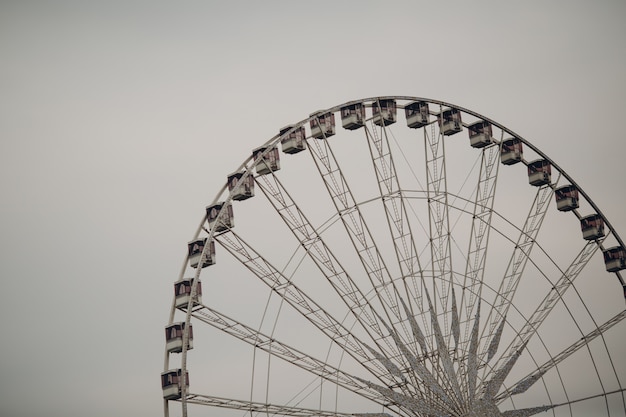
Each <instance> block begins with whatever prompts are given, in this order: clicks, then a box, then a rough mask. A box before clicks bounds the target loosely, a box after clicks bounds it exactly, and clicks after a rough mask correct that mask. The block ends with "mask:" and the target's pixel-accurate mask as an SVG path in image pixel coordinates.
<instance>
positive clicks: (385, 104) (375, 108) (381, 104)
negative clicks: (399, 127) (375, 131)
mask: <svg viewBox="0 0 626 417" xmlns="http://www.w3.org/2000/svg"><path fill="white" fill-rule="evenodd" d="M396 114H397V108H396V101H395V100H392V99H379V100H377V101H375V102H374V103H373V104H372V118H373V121H374V124H375V125H378V126H387V125H390V124H392V123H395V122H396Z"/></svg>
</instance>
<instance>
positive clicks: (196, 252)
mask: <svg viewBox="0 0 626 417" xmlns="http://www.w3.org/2000/svg"><path fill="white" fill-rule="evenodd" d="M205 244H206V238H204V239H197V240H194V241H192V242H189V243H188V244H187V252H188V257H189V266H191V267H192V268H197V267H198V265H199V264H200V256H201V255H202V251H203V250H204V245H205ZM214 263H215V242H213V241H211V244H210V245H209V248H208V250H207V252H206V258H205V259H204V262H202V266H201V267H202V268H206V267H207V266H210V265H213V264H214Z"/></svg>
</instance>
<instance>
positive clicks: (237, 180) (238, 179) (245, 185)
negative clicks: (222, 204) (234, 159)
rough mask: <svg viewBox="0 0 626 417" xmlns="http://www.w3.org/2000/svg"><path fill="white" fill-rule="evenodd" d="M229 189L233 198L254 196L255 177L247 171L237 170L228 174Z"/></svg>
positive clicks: (242, 198)
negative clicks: (246, 173) (246, 172)
mask: <svg viewBox="0 0 626 417" xmlns="http://www.w3.org/2000/svg"><path fill="white" fill-rule="evenodd" d="M228 191H230V195H231V196H232V197H233V200H237V201H241V200H245V199H247V198H250V197H254V177H253V176H252V175H245V172H235V173H234V174H230V175H229V176H228Z"/></svg>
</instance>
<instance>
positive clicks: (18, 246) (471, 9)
mask: <svg viewBox="0 0 626 417" xmlns="http://www.w3.org/2000/svg"><path fill="white" fill-rule="evenodd" d="M439 4H441V5H439ZM625 19H626V5H625V4H624V3H623V2H619V1H599V2H593V3H590V2H582V1H567V2H565V1H555V2H549V4H548V2H540V1H529V2H519V3H515V4H512V3H509V2H495V1H494V2H487V1H481V2H472V3H471V4H470V3H469V2H455V1H453V2H445V6H444V3H441V2H440V3H437V2H432V1H431V2H416V1H388V2H371V1H358V2H357V1H343V2H331V1H319V2H314V3H310V2H309V3H306V2H298V1H284V2H281V1H266V2H251V1H249V2H245V1H232V2H215V1H187V2H165V1H106V2H89V1H65V0H63V1H56V2H47V1H40V2H39V1H0V56H2V65H1V66H0V91H2V94H0V146H1V152H0V158H1V161H0V170H1V175H0V190H1V191H2V195H3V198H2V205H0V214H1V218H2V223H1V226H2V232H1V233H0V236H1V237H0V245H1V248H2V262H1V263H0V271H1V275H2V290H1V291H0V314H2V317H3V318H4V320H3V337H2V338H0V351H1V352H2V358H1V359H0V414H2V415H3V416H7V417H21V416H24V417H26V416H35V415H44V414H45V415H47V416H51V417H55V416H78V415H85V414H88V415H91V416H94V417H97V416H110V415H119V416H123V415H133V416H137V417H141V416H154V415H159V414H160V413H161V407H162V402H161V391H160V385H159V374H160V372H161V368H162V362H163V350H164V341H163V326H164V325H165V324H166V322H167V319H168V315H169V307H170V303H171V296H172V282H173V281H174V280H175V279H176V278H177V275H178V272H179V269H180V266H181V263H182V262H183V259H184V255H185V250H186V247H185V246H186V242H187V241H188V240H189V239H190V237H191V236H192V235H193V233H194V231H195V228H196V227H197V223H198V221H199V219H200V216H201V215H202V210H203V209H204V207H205V205H206V204H207V203H208V202H209V201H210V200H212V199H213V196H214V195H215V193H217V191H218V190H219V188H220V187H221V186H222V185H223V183H224V180H225V176H226V175H227V174H229V173H231V172H233V171H234V170H235V169H236V168H237V166H238V165H239V164H240V163H241V162H242V161H243V160H244V159H245V158H246V157H247V156H248V155H249V152H250V150H251V149H253V148H255V147H256V146H258V145H260V144H262V143H263V142H265V141H266V140H267V139H269V138H270V137H272V136H273V135H275V134H276V133H277V131H278V129H280V128H281V127H283V126H285V125H287V124H289V123H292V122H296V121H299V120H301V119H303V118H305V117H307V116H308V115H309V114H310V113H311V112H313V111H315V110H318V109H321V108H328V107H332V106H335V105H337V104H340V103H343V102H346V101H349V100H354V99H358V98H365V97H372V96H376V95H407V96H420V97H428V98H434V99H440V100H444V101H447V102H451V103H455V104H458V105H460V106H463V107H467V108H470V109H472V110H475V111H477V112H479V113H481V114H483V115H485V116H487V117H490V118H492V119H494V120H496V121H498V122H500V123H502V124H504V125H505V126H507V127H509V128H510V129H512V130H514V131H515V132H517V133H518V134H520V135H522V136H523V137H525V138H526V139H528V140H530V141H531V142H532V143H534V144H535V145H536V146H537V147H539V148H540V149H541V150H542V151H544V152H545V153H546V154H547V155H549V156H550V157H551V158H553V159H554V160H555V161H558V163H559V165H560V166H561V167H562V168H563V169H564V170H566V171H567V172H568V173H569V174H570V175H571V176H572V177H573V178H574V179H575V180H576V181H577V182H578V183H579V184H580V185H581V186H582V187H583V188H584V189H585V190H586V191H587V193H588V194H589V195H590V196H591V198H592V199H593V200H594V201H595V202H596V204H598V206H599V207H600V208H601V209H602V211H603V212H604V214H605V215H606V216H607V217H608V218H609V219H610V221H611V222H612V223H613V225H614V226H615V227H616V229H617V230H618V231H621V234H622V236H624V235H626V218H624V215H623V213H624V206H625V205H626V193H625V192H624V186H623V184H622V181H623V180H624V178H625V174H626V169H625V168H624V165H623V158H624V155H625V154H626V142H625V141H624V128H623V126H621V122H622V121H623V120H624V114H625V112H626V83H625V82H624V74H626V45H625V43H624V39H626V26H625V25H624V21H625Z"/></svg>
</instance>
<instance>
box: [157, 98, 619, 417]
mask: <svg viewBox="0 0 626 417" xmlns="http://www.w3.org/2000/svg"><path fill="white" fill-rule="evenodd" d="M398 111H400V112H403V111H405V115H406V124H404V125H403V123H402V117H398V114H397V112H398ZM446 112H452V113H454V121H455V123H456V125H455V126H454V128H453V129H449V128H447V127H446V126H445V120H444V119H445V117H447V116H445V115H446V114H450V113H446ZM335 115H336V116H338V117H337V118H338V120H337V126H335V125H334V120H335V119H334V118H335ZM476 123H478V124H479V125H480V126H484V127H485V130H484V132H485V133H484V135H483V136H482V137H481V138H480V141H474V142H472V143H471V146H470V143H468V141H467V139H466V138H465V134H464V133H463V131H464V130H468V131H470V132H471V134H474V133H475V132H476V130H475V128H474V127H473V126H477V124H476ZM313 128H315V130H314V129H313ZM472 129H474V130H472ZM335 135H336V137H334V136H335ZM470 138H471V135H470ZM510 138H513V139H516V140H517V141H519V143H521V145H522V146H523V148H520V150H521V149H523V155H522V154H521V153H520V155H519V158H518V159H517V160H515V161H512V162H511V161H509V162H506V164H507V165H515V164H517V166H511V167H502V164H501V163H500V162H501V161H500V155H501V153H502V152H503V147H504V143H505V141H506V140H507V139H510ZM281 147H282V149H283V153H281V154H280V164H278V163H277V159H276V158H279V156H278V153H277V152H278V151H276V149H279V148H281ZM301 151H302V152H303V154H304V153H308V154H309V158H308V159H307V158H306V157H305V156H304V155H296V154H298V153H300V152H301ZM531 158H532V159H540V160H544V161H546V164H549V166H550V168H551V176H550V175H546V178H547V180H545V181H543V182H535V183H533V182H532V181H530V180H529V179H530V169H529V170H528V173H526V172H525V171H526V170H525V169H522V168H526V167H527V166H530V165H531V164H532V163H531V162H529V161H531V160H532V159H531ZM275 162H276V163H275ZM261 164H263V169H261V168H259V167H260V165H261ZM520 167H522V168H520ZM235 172H239V174H238V175H236V176H235V177H232V176H231V177H229V178H231V179H232V178H235V182H234V183H233V184H234V185H235V187H233V184H225V185H224V186H223V187H222V189H221V190H219V191H218V193H217V194H216V197H215V199H214V201H212V202H210V204H211V206H214V205H216V204H218V203H224V204H222V205H221V206H219V207H221V209H220V211H219V213H218V214H217V218H212V219H211V223H209V221H208V218H207V217H206V216H204V217H203V218H202V220H201V222H200V224H199V226H198V229H197V231H196V233H195V234H194V235H193V238H192V240H193V241H196V240H198V239H206V242H209V243H210V242H213V243H215V244H216V246H217V249H218V251H217V252H218V253H217V256H215V255H213V254H212V253H210V250H211V245H209V244H205V245H204V247H203V249H202V253H201V254H200V261H199V263H198V266H197V267H192V266H191V265H190V262H189V259H187V258H186V259H185V262H184V263H183V266H182V268H181V272H180V275H179V277H178V280H177V282H181V280H183V278H188V279H189V281H188V282H189V283H190V284H189V285H190V287H189V288H188V293H187V295H188V296H189V297H188V299H185V302H184V303H182V304H181V302H180V301H178V299H177V297H178V296H179V294H175V297H174V300H173V302H172V307H171V310H170V317H169V323H168V324H169V325H171V324H173V323H175V322H177V321H178V322H182V323H184V326H181V329H182V330H181V331H182V333H181V334H182V336H181V340H180V344H179V345H176V346H178V348H171V346H172V344H171V343H170V342H171V341H170V340H168V344H167V346H168V347H166V351H165V358H164V368H163V375H165V376H163V377H162V384H163V390H164V396H166V398H165V397H164V414H165V417H169V416H170V415H171V416H174V415H182V416H184V417H186V416H187V415H200V414H202V412H200V410H197V411H196V409H197V408H198V407H202V406H204V407H210V408H214V409H216V410H218V412H219V413H220V415H221V414H222V413H230V414H232V415H242V414H249V415H250V416H257V415H266V416H279V415H284V416H294V417H308V416H320V417H330V416H338V417H348V416H353V417H360V416H363V417H392V416H406V417H434V416H459V417H461V416H465V417H470V416H487V417H489V416H494V417H495V416H508V417H522V416H532V415H535V414H539V413H542V412H548V413H549V414H550V415H553V416H562V415H563V416H574V415H589V414H593V415H607V416H620V415H621V416H626V394H625V388H624V386H623V375H625V374H626V359H624V358H623V357H622V356H623V355H618V353H619V352H620V347H623V344H624V342H625V340H624V337H623V336H622V335H620V334H618V333H617V332H616V329H617V328H619V326H620V323H622V322H623V320H624V318H626V310H624V302H623V297H622V296H621V295H620V294H619V293H618V292H617V291H615V290H614V289H618V288H620V287H622V286H624V280H623V277H622V272H621V271H619V270H618V271H613V272H612V273H609V272H606V271H605V270H604V268H603V265H602V263H601V262H599V260H600V259H601V258H602V252H604V251H605V250H606V248H608V247H612V246H618V247H622V248H624V242H623V241H622V239H621V238H620V237H619V235H618V233H617V231H616V230H614V228H613V227H612V225H611V223H610V222H609V220H608V219H607V218H606V217H605V216H604V215H603V214H602V212H601V211H600V210H599V208H598V207H597V205H596V204H595V203H594V202H593V201H592V200H591V199H590V197H589V196H588V194H587V193H585V192H584V191H583V190H582V189H581V188H580V187H579V186H578V184H577V183H576V182H575V181H574V180H573V179H572V178H571V177H570V176H569V175H568V174H567V173H566V172H565V171H564V170H562V169H561V168H560V167H559V166H558V165H557V164H556V163H554V161H553V160H552V159H550V158H549V157H548V156H546V155H545V154H543V153H542V152H541V151H540V150H539V149H538V148H537V147H536V146H535V145H533V144H532V143H530V142H529V141H527V140H526V139H524V138H522V137H521V136H519V135H517V134H516V133H515V132H513V131H511V130H510V129H508V128H506V127H504V126H502V125H500V124H498V123H497V122H495V121H493V120H490V119H489V118H487V117H484V116H482V115H480V114H478V113H476V112H473V111H471V110H468V109H465V108H462V107H459V106H456V105H453V104H450V103H446V102H442V101H438V100H432V99H425V98H418V97H407V96H388V97H374V98H367V99H362V100H356V101H351V102H347V103H343V104H341V105H338V106H334V107H332V108H329V109H326V110H322V111H318V112H316V113H314V114H312V115H311V116H309V117H308V118H306V119H303V120H301V121H299V122H297V123H294V124H293V125H290V126H289V128H284V129H281V132H280V133H279V134H278V135H276V136H274V137H273V138H271V139H269V140H267V141H266V142H265V143H264V144H262V147H260V148H257V151H255V155H254V156H250V157H248V158H247V159H245V160H244V162H243V163H242V164H241V165H240V166H239V167H238V168H237V170H236V171H235ZM547 174H550V171H547ZM526 175H529V179H527V178H526ZM252 180H253V181H252ZM529 181H530V182H531V184H532V185H531V184H528V182H529ZM237 184H246V187H247V194H246V195H240V194H237V193H238V189H237V187H236V186H237ZM562 184H570V185H572V186H573V187H575V188H576V190H577V192H578V196H579V198H578V200H579V201H576V204H575V205H572V206H571V207H568V208H567V211H568V212H569V213H561V212H557V210H556V208H555V207H554V197H555V190H556V189H557V188H558V187H559V186H560V185H562ZM533 186H534V187H535V188H533ZM252 188H255V189H256V190H258V191H259V192H257V193H256V195H254V193H252V192H251V191H252ZM251 197H254V198H251ZM528 206H530V207H529V208H528ZM233 207H234V210H233ZM562 211H563V210H562ZM233 212H234V217H235V218H236V219H237V220H236V222H235V223H236V224H237V227H234V226H233V225H232V223H231V222H232V219H229V218H228V216H231V215H233ZM588 212H592V213H595V214H597V215H599V218H600V219H601V220H602V223H603V225H604V230H601V231H598V233H597V235H594V236H592V237H591V238H589V237H585V239H586V240H585V239H583V238H582V236H576V235H577V234H579V230H578V229H579V227H580V226H579V225H580V221H581V219H583V217H584V216H585V215H587V214H589V213H588ZM575 239H579V240H578V241H576V240H575ZM209 257H211V259H210V262H209ZM205 261H206V262H205ZM203 266H207V267H206V268H203ZM610 275H614V276H615V277H616V278H617V281H618V282H617V283H616V282H614V280H610V279H609V278H610ZM230 278H233V279H236V280H237V284H234V283H233V284H231V285H235V286H236V289H235V291H234V292H232V291H231V292H229V293H228V294H230V295H229V296H230V297H231V298H224V297H225V296H223V295H221V293H220V291H222V288H225V287H227V286H228V285H229V282H228V280H229V279H230ZM201 279H202V282H203V291H204V294H201V287H200V284H199V283H200V281H201ZM233 294H239V295H237V296H233ZM201 296H202V297H203V299H201ZM621 326H622V330H623V324H621ZM192 327H194V328H193V335H194V337H195V338H196V339H198V337H200V340H195V341H194V343H193V344H192V343H191V341H192V340H191V338H192V333H191V328H192ZM556 333H558V337H556V336H555V334H556ZM622 333H623V332H622ZM168 334H169V333H168ZM172 334H173V333H172ZM217 334H221V335H224V336H221V337H226V338H227V339H226V340H229V341H230V342H231V343H233V345H234V346H237V347H238V348H237V349H236V350H237V351H239V348H241V349H242V350H243V351H246V352H249V354H248V355H247V356H245V357H242V358H241V359H240V360H239V361H237V362H236V363H232V364H231V367H230V368H229V366H228V364H226V366H224V364H223V363H220V361H221V360H222V358H221V357H220V353H218V352H221V350H220V349H219V346H212V345H206V341H207V340H213V339H212V338H213V337H215V336H216V335H217ZM168 337H169V336H168ZM202 342H205V344H204V345H202ZM192 348H193V350H191V349H192ZM621 352H623V349H621ZM250 358H252V359H251V360H252V362H251V364H250V366H249V368H248V369H247V370H246V369H245V368H246V367H243V368H244V370H243V371H238V369H239V365H240V363H250ZM200 363H201V365H200ZM218 363H220V367H221V369H226V375H224V374H222V375H215V376H213V377H212V378H210V376H212V375H214V373H213V370H212V368H213V367H215V366H216V365H217V364H218ZM279 363H280V364H281V365H280V366H279V365H278V364H279ZM168 372H169V373H171V375H172V376H171V377H170V376H169V375H170V374H168ZM231 373H232V374H233V375H235V373H237V375H238V377H237V378H238V380H237V381H238V382H237V384H235V385H234V386H233V388H232V391H230V393H229V394H228V395H226V396H225V395H222V393H221V392H216V391H217V390H219V389H224V390H227V388H228V387H229V385H228V383H227V382H226V381H227V380H228V379H229V378H228V377H229V376H230V374H231ZM198 374H199V375H198ZM188 375H191V376H190V377H188ZM200 376H202V377H209V378H210V379H213V380H215V381H216V383H217V387H218V388H214V389H208V390H206V389H205V386H206V385H207V383H206V382H197V383H196V382H195V381H202V378H199V377H200ZM188 378H189V380H188ZM190 381H191V382H192V383H190ZM209 385H210V384H209ZM235 386H236V388H235ZM166 392H167V394H166ZM176 404H179V405H180V411H179V409H178V407H174V405H176Z"/></svg>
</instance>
